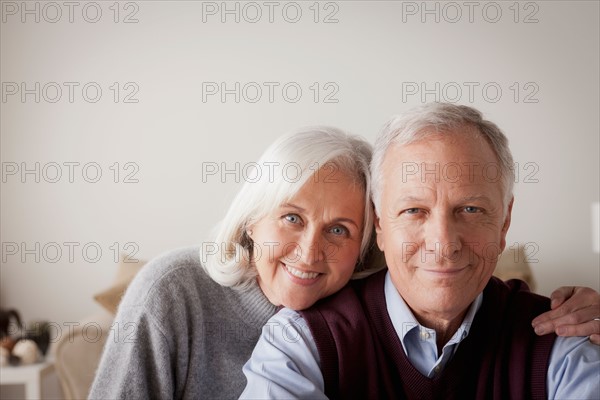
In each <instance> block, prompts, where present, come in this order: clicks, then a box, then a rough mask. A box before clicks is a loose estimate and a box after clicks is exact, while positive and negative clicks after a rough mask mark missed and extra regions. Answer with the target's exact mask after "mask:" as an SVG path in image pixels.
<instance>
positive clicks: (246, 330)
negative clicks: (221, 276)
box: [90, 247, 276, 399]
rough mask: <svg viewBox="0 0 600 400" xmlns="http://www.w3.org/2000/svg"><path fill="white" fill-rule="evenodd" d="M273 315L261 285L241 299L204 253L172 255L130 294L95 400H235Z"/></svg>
mask: <svg viewBox="0 0 600 400" xmlns="http://www.w3.org/2000/svg"><path fill="white" fill-rule="evenodd" d="M275 311H276V307H275V306H274V305H273V304H271V303H270V302H269V301H268V299H267V298H266V297H265V296H264V294H263V293H262V291H261V290H260V288H259V287H258V286H257V285H255V286H253V287H252V288H251V289H250V290H248V291H245V292H238V291H235V290H233V289H231V288H226V287H223V286H220V285H218V284H217V283H215V282H214V281H213V280H212V279H210V277H209V276H208V275H207V274H206V273H205V272H204V270H203V269H202V267H201V265H200V256H199V248H198V247H191V248H184V249H178V250H174V251H171V252H169V253H166V254H164V255H162V256H160V257H158V258H156V259H154V260H153V261H151V262H150V263H148V265H146V266H144V268H142V270H141V271H140V273H139V274H138V276H137V277H136V278H135V279H134V281H133V282H132V284H131V285H130V287H129V288H128V289H127V292H126V294H125V296H124V298H123V301H122V302H121V305H120V306H119V311H118V313H117V316H116V319H115V324H116V325H113V329H111V332H110V336H109V338H108V341H107V343H106V346H105V348H104V353H103V355H102V359H101V361H100V366H99V367H98V371H97V374H96V379H95V381H94V383H93V385H92V389H91V392H90V398H93V399H121V398H127V399H145V398H152V399H171V398H176V399H233V398H237V397H238V396H239V395H240V394H241V393H242V391H243V390H244V386H245V385H246V379H245V377H244V374H243V373H242V367H243V365H244V363H245V362H246V361H247V360H248V359H249V358H250V355H251V354H252V350H253V349H254V346H255V344H256V342H257V341H258V337H259V335H260V331H261V328H262V326H263V325H264V324H265V323H266V322H267V320H268V319H269V317H271V316H272V315H273V314H274V313H275Z"/></svg>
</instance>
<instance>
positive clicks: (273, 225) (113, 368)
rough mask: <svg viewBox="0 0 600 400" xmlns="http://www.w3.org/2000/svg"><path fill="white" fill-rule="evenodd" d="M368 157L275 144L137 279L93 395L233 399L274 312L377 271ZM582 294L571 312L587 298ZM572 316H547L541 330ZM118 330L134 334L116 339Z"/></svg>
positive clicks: (325, 134)
mask: <svg viewBox="0 0 600 400" xmlns="http://www.w3.org/2000/svg"><path fill="white" fill-rule="evenodd" d="M370 158H371V146H370V145H369V144H368V143H367V142H365V141H364V140H362V139H360V138H358V137H355V136H349V135H347V134H345V133H343V132H341V131H339V130H337V129H333V128H324V127H317V128H311V129H305V130H302V131H298V132H296V133H292V134H289V135H286V136H283V137H281V138H280V139H278V140H277V141H275V143H273V144H272V145H271V146H270V147H269V148H268V149H267V151H266V152H265V153H264V154H263V156H262V157H261V159H260V160H259V161H258V163H257V164H256V166H257V167H258V168H256V169H255V171H254V175H252V174H250V175H249V176H248V177H247V179H246V182H245V183H244V185H243V187H242V188H241V190H240V192H239V193H238V194H237V196H236V198H235V199H234V201H233V203H232V204H231V206H230V208H229V210H228V212H227V214H226V216H225V218H224V220H223V221H222V222H221V224H220V225H219V226H218V227H217V229H216V231H215V235H214V237H213V238H212V239H211V240H210V241H209V242H205V243H204V244H203V245H202V246H200V247H194V248H185V249H180V250H175V251H172V252H169V253H166V254H164V255H162V256H159V257H158V258H156V259H155V260H153V261H151V262H150V263H149V264H148V265H147V266H145V267H144V268H143V270H142V271H141V272H140V273H139V275H138V276H137V277H136V279H135V280H134V282H133V283H132V284H131V286H130V288H129V289H128V291H127V293H126V294H125V296H124V298H123V301H122V303H121V305H120V307H119V311H118V313H117V316H116V320H115V324H116V325H115V326H116V327H117V329H112V330H111V332H110V337H109V338H108V341H107V344H106V348H105V351H104V354H103V356H102V359H101V362H100V366H99V369H98V371H97V375H96V379H95V381H94V384H93V386H92V389H91V392H90V398H102V399H106V398H111V399H115V398H136V399H137V398H161V399H163V398H178V399H179V398H189V399H199V398H211V399H216V398H237V397H238V396H239V395H240V394H241V393H242V391H243V389H244V386H245V383H246V380H245V378H244V375H243V373H242V366H243V365H244V363H245V362H246V360H247V359H248V358H250V355H251V353H252V350H253V349H254V346H255V344H256V342H257V340H258V338H259V336H260V333H261V328H262V327H263V325H264V324H265V323H266V322H267V320H268V319H269V318H270V317H271V316H272V315H273V314H274V313H275V312H276V310H277V308H278V307H279V306H285V307H288V308H292V309H295V310H300V309H304V308H307V307H309V306H311V305H312V304H313V303H315V302H316V301H317V300H319V299H321V298H323V297H326V296H328V295H330V294H333V293H334V292H336V291H338V290H339V289H341V288H342V287H343V286H344V285H345V284H346V283H347V282H348V280H349V279H350V278H351V277H354V278H359V277H363V276H367V275H369V274H370V273H373V272H375V271H377V270H378V269H381V268H383V259H382V258H381V257H380V256H381V255H380V254H379V253H378V251H377V249H376V246H374V245H373V241H372V237H373V235H372V233H373V227H372V223H373V210H372V207H371V202H370V199H369V197H368V195H367V193H369V189H370V178H369V170H368V168H369V167H368V166H369V162H370ZM267 167H268V168H271V169H269V170H267ZM274 167H277V168H274ZM274 171H275V173H271V172H274ZM278 171H281V173H277V172H278ZM267 172H269V173H267ZM568 290H569V289H563V291H562V292H560V293H561V296H563V297H568V296H564V295H565V293H566V292H567V291H568ZM589 292H590V291H589V290H587V291H584V292H583V293H582V294H580V295H576V296H573V297H572V298H571V299H569V301H568V304H569V305H570V306H569V307H573V305H574V306H575V308H577V305H578V304H579V305H581V304H589V303H590V302H591V301H594V300H593V299H591V298H590V293H589ZM594 299H595V298H594ZM559 302H562V300H561V301H559ZM566 304H567V303H565V305H566ZM579 308H581V307H579ZM572 309H573V308H566V307H565V306H563V307H562V311H561V309H558V310H555V314H548V313H547V314H548V315H546V319H547V320H550V321H548V322H546V324H547V325H549V326H554V325H553V321H552V318H555V317H560V316H561V315H563V314H565V312H569V311H570V310H572ZM563 318H565V317H563ZM569 318H574V320H577V319H585V320H586V321H589V320H591V319H592V318H593V316H592V317H589V316H588V315H587V314H585V313H582V312H581V311H580V312H579V313H576V314H573V315H571V316H570V317H569ZM558 320H560V318H559V319H558ZM555 321H556V319H555ZM126 324H129V325H126ZM125 326H129V327H131V326H133V327H134V333H133V335H130V336H127V337H125V336H124V335H122V332H121V335H119V331H120V329H121V330H122V329H123V328H124V327H125ZM581 326H584V328H585V329H586V332H588V333H586V334H590V333H591V332H589V331H590V328H589V326H588V325H581ZM579 329H581V327H580V328H579Z"/></svg>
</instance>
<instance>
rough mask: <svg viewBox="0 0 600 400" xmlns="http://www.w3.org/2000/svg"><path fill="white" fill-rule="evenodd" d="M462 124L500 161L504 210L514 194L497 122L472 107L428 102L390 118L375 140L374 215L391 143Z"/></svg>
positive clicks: (512, 175) (511, 172)
mask: <svg viewBox="0 0 600 400" xmlns="http://www.w3.org/2000/svg"><path fill="white" fill-rule="evenodd" d="M465 126H471V127H474V128H475V129H476V130H477V131H478V132H479V133H480V134H481V136H483V138H484V139H485V140H486V141H487V142H488V143H489V144H490V146H491V147H492V150H493V151H494V153H495V154H496V157H497V159H498V162H499V164H500V174H501V182H502V186H503V191H504V209H505V212H506V210H507V207H508V204H509V202H510V200H511V198H512V195H513V186H514V180H515V172H514V169H513V158H512V154H511V152H510V149H509V147H508V139H507V138H506V136H505V135H504V133H502V131H501V130H500V128H498V126H496V124H494V123H493V122H491V121H488V120H485V119H483V116H482V114H481V113H480V112H479V111H477V110H476V109H474V108H472V107H467V106H463V105H456V104H450V103H427V104H424V105H422V106H419V107H415V108H413V109H411V110H409V111H408V112H406V113H403V114H402V115H397V116H394V117H392V118H391V119H390V120H389V121H388V122H387V123H386V124H385V125H384V127H383V129H382V131H381V133H380V134H379V136H378V137H377V140H376V141H375V150H374V152H373V159H372V161H371V185H372V186H371V189H372V198H373V203H374V205H375V212H376V213H377V215H381V214H380V211H381V191H382V187H383V175H382V172H383V171H382V167H383V160H384V158H385V154H386V152H387V150H388V149H389V148H390V146H391V145H401V146H402V145H407V144H409V143H413V142H416V141H419V140H422V139H425V138H426V137H428V136H430V135H434V134H448V133H455V132H456V131H457V128H460V127H465Z"/></svg>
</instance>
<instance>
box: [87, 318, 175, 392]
mask: <svg viewBox="0 0 600 400" xmlns="http://www.w3.org/2000/svg"><path fill="white" fill-rule="evenodd" d="M172 363H173V360H172V359H171V352H170V350H169V344H168V341H167V339H166V337H165V336H164V335H163V333H162V332H161V330H160V328H159V327H158V326H157V325H156V323H155V322H154V321H153V317H152V316H151V315H150V314H149V313H148V311H147V310H145V309H144V308H143V307H121V309H120V310H119V313H118V315H117V318H116V319H115V322H114V323H113V325H112V326H111V330H110V334H109V337H108V340H107V343H106V345H105V349H104V353H103V355H102V359H101V361H100V365H99V367H98V370H97V372H96V378H95V380H94V383H93V385H92V388H91V391H90V395H89V398H90V399H148V398H161V399H169V398H173V397H174V387H173V369H172Z"/></svg>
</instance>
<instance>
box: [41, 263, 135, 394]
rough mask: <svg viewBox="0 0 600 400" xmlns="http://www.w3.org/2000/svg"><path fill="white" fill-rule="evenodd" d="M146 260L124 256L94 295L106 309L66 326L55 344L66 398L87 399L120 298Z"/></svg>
mask: <svg viewBox="0 0 600 400" xmlns="http://www.w3.org/2000/svg"><path fill="white" fill-rule="evenodd" d="M144 264H145V262H144V261H136V262H126V261H124V260H122V261H121V263H120V264H119V268H118V271H117V276H116V278H115V281H114V284H113V285H112V286H111V287H110V288H108V289H106V290H104V291H102V292H100V293H98V294H96V295H94V299H95V300H96V301H97V302H98V303H100V305H102V307H103V309H102V310H101V311H99V312H98V313H95V314H93V315H90V316H88V317H85V318H83V319H82V320H80V321H78V325H75V327H74V329H70V330H68V329H65V330H63V335H62V336H61V337H60V338H59V339H58V341H57V342H56V343H55V345H54V346H53V349H52V351H53V357H54V359H55V366H56V372H57V373H58V377H59V379H60V384H61V386H62V391H63V393H64V398H65V399H87V397H88V393H89V390H90V388H91V386H92V383H93V381H94V374H95V373H96V368H98V364H99V363H100V357H101V356H102V350H103V349H104V344H105V343H106V340H107V338H108V336H109V333H110V329H111V327H112V323H113V320H114V318H115V314H116V313H117V308H118V306H119V302H120V301H121V298H122V297H123V294H125V291H126V290H127V287H128V286H129V284H130V283H131V281H132V280H133V278H134V277H135V275H136V274H137V272H138V271H139V270H140V269H141V268H142V266H143V265H144Z"/></svg>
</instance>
